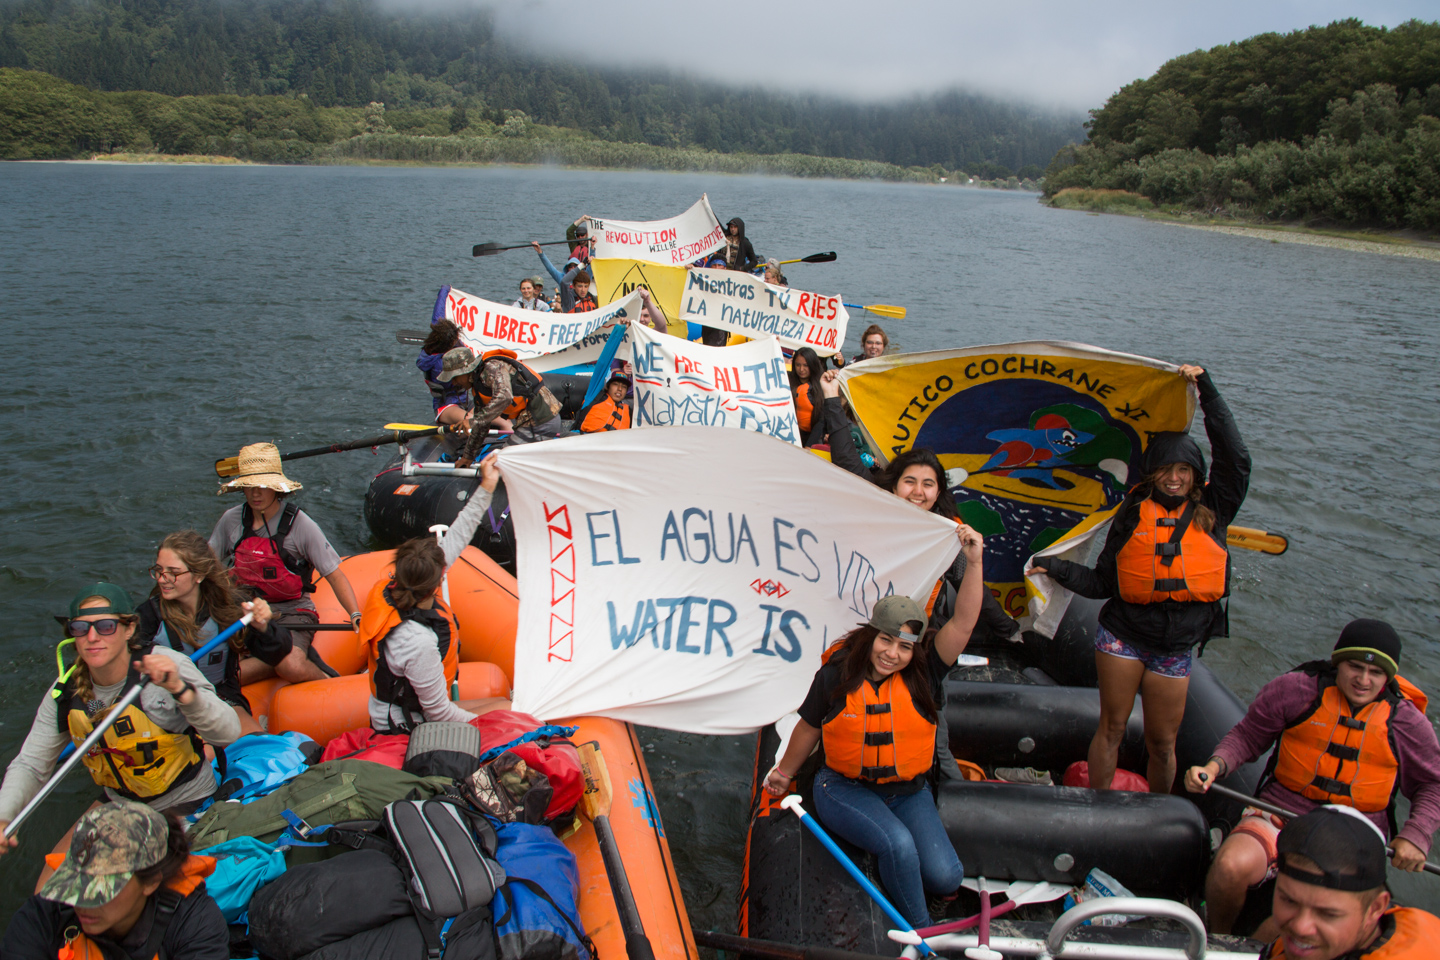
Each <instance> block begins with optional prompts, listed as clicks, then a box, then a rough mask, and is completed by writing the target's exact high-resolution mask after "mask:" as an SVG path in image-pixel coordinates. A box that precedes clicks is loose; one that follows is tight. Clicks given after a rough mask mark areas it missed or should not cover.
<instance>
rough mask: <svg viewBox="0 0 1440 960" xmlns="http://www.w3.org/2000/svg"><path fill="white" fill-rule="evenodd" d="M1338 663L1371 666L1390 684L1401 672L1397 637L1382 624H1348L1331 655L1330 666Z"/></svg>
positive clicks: (1353, 621)
mask: <svg viewBox="0 0 1440 960" xmlns="http://www.w3.org/2000/svg"><path fill="white" fill-rule="evenodd" d="M1341 660H1360V661H1363V662H1365V663H1369V664H1373V665H1375V666H1377V667H1379V668H1380V669H1381V670H1384V671H1385V675H1386V676H1387V677H1389V678H1390V679H1392V680H1393V679H1395V674H1397V673H1399V672H1400V635H1399V634H1398V633H1396V632H1395V628H1394V627H1392V626H1390V624H1388V623H1386V622H1385V621H1384V620H1351V621H1350V622H1349V623H1347V624H1345V629H1344V630H1341V631H1340V639H1339V640H1336V641H1335V651H1334V652H1333V653H1331V654H1330V662H1331V663H1339V662H1340V661H1341Z"/></svg>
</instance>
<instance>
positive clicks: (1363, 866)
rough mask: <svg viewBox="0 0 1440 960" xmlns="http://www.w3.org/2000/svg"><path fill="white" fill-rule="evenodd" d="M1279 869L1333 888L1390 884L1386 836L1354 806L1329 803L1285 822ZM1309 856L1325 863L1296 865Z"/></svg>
mask: <svg viewBox="0 0 1440 960" xmlns="http://www.w3.org/2000/svg"><path fill="white" fill-rule="evenodd" d="M1275 848H1276V851H1277V853H1278V862H1279V868H1280V872H1281V873H1283V874H1285V876H1287V877H1292V878H1294V879H1296V880H1299V881H1300V882H1302V883H1309V884H1312V885H1314V886H1317V887H1326V888H1328V889H1330V890H1349V891H1352V892H1357V893H1358V892H1362V891H1365V890H1374V889H1375V888H1377V887H1381V886H1384V884H1385V838H1384V837H1383V836H1382V835H1381V833H1380V828H1379V827H1377V826H1375V824H1373V823H1371V822H1370V819H1369V818H1368V817H1366V816H1365V815H1364V814H1363V813H1360V812H1359V811H1358V810H1355V809H1353V808H1351V807H1341V806H1335V805H1327V806H1323V807H1317V808H1316V809H1314V810H1311V811H1310V812H1309V813H1307V814H1305V815H1303V816H1299V817H1296V818H1295V819H1294V820H1291V821H1290V822H1289V823H1287V824H1285V827H1284V829H1282V830H1281V831H1280V838H1279V839H1278V840H1277V841H1276V843H1275ZM1291 856H1301V857H1304V858H1306V859H1307V860H1309V861H1311V862H1312V863H1313V864H1315V866H1316V867H1319V868H1320V872H1319V873H1316V872H1315V871H1314V870H1312V869H1308V868H1305V867H1301V866H1299V865H1298V864H1291V863H1289V862H1288V859H1289V858H1290V857H1291Z"/></svg>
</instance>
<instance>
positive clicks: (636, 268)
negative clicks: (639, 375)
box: [590, 258, 689, 340]
mask: <svg viewBox="0 0 1440 960" xmlns="http://www.w3.org/2000/svg"><path fill="white" fill-rule="evenodd" d="M590 272H591V273H592V274H593V275H594V277H595V302H596V303H598V304H599V305H600V306H602V307H603V306H605V305H606V304H608V303H613V302H614V301H616V300H621V299H623V298H625V297H628V296H629V295H630V294H631V293H633V292H634V291H635V288H636V287H644V288H646V289H647V290H649V291H650V295H651V296H652V297H654V298H655V302H656V303H658V304H659V305H660V309H661V310H664V311H665V319H666V320H667V321H669V330H668V332H669V334H670V335H671V336H672V337H679V338H680V339H682V340H684V339H685V331H686V329H687V327H688V326H689V325H688V324H687V323H686V322H685V321H684V320H681V319H680V295H681V294H682V293H683V292H684V290H685V274H686V269H685V268H684V267H667V266H665V265H663V264H659V263H646V262H645V261H643V260H615V259H601V258H597V259H594V260H591V261H590Z"/></svg>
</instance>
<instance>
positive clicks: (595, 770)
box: [576, 740, 614, 820]
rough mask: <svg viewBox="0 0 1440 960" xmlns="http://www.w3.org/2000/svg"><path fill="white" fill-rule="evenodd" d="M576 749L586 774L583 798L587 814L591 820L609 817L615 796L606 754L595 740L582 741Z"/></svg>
mask: <svg viewBox="0 0 1440 960" xmlns="http://www.w3.org/2000/svg"><path fill="white" fill-rule="evenodd" d="M576 749H577V751H578V752H579V754H580V770H581V772H582V773H583V774H584V775H585V795H584V796H583V797H582V798H581V802H582V803H583V804H584V807H585V815H586V816H587V817H589V818H590V819H591V820H594V819H595V818H596V817H608V816H609V815H610V804H611V802H612V800H613V799H614V797H613V794H612V793H611V790H610V770H609V768H607V767H606V766H605V754H603V753H601V752H600V744H599V743H598V742H597V741H594V740H591V741H590V742H589V743H582V744H580V746H579V747H577V748H576Z"/></svg>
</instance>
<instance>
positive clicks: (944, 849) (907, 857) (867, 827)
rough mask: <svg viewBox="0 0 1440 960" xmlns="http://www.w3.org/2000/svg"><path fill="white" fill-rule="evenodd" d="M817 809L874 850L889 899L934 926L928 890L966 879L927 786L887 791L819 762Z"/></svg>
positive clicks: (916, 920) (833, 826) (919, 922)
mask: <svg viewBox="0 0 1440 960" xmlns="http://www.w3.org/2000/svg"><path fill="white" fill-rule="evenodd" d="M815 812H816V813H817V814H818V815H819V818H820V820H821V822H822V823H824V825H825V826H826V827H828V828H829V829H830V830H833V831H834V832H835V833H837V834H839V835H840V836H842V837H844V838H845V839H846V840H849V841H850V842H851V843H853V844H855V845H856V846H857V847H860V848H861V849H863V850H866V851H868V852H870V853H873V854H874V855H875V857H876V859H878V860H879V862H880V882H881V883H883V884H884V885H885V892H886V893H888V894H889V895H890V902H891V903H893V904H894V905H895V909H896V910H899V911H900V913H901V915H902V916H904V917H905V919H906V920H909V921H910V924H911V926H914V927H928V926H930V912H929V911H928V910H927V909H926V907H925V894H926V892H927V891H928V892H929V893H941V894H949V893H954V892H955V891H956V890H958V889H959V888H960V881H961V880H963V879H965V869H964V868H963V867H962V866H961V865H960V858H959V857H958V856H956V854H955V848H954V846H952V845H951V843H950V838H949V836H947V835H946V833H945V825H944V824H943V823H941V822H940V811H938V810H936V809H935V799H934V798H933V797H932V796H931V795H930V791H929V790H928V789H925V790H919V791H917V792H915V793H911V794H908V795H905V796H894V797H883V796H881V795H880V794H878V793H876V792H874V791H873V790H870V789H869V788H867V787H864V786H862V785H861V784H860V783H859V781H856V780H851V779H850V778H849V777H844V776H841V775H840V774H838V773H836V772H835V771H834V770H831V769H830V768H829V767H821V768H820V772H819V773H817V774H816V775H815Z"/></svg>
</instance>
